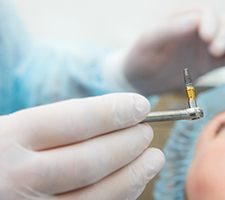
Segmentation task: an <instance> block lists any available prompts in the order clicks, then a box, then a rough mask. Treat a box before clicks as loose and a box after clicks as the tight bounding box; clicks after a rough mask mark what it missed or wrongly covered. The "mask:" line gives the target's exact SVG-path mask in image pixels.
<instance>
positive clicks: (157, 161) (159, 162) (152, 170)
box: [144, 148, 165, 180]
mask: <svg viewBox="0 0 225 200" xmlns="http://www.w3.org/2000/svg"><path fill="white" fill-rule="evenodd" d="M164 163H165V156H164V154H163V153H162V151H160V150H159V149H156V148H149V149H147V150H146V151H145V163H144V164H145V168H146V173H147V178H148V179H149V180H151V179H152V178H153V177H154V176H155V175H157V174H158V173H159V171H160V170H161V169H162V167H163V165H164Z"/></svg>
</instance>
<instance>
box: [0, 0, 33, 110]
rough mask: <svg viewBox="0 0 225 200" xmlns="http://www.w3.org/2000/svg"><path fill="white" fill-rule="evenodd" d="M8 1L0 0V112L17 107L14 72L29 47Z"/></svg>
mask: <svg viewBox="0 0 225 200" xmlns="http://www.w3.org/2000/svg"><path fill="white" fill-rule="evenodd" d="M9 1H10V0H7V1H5V0H0V114H5V113H8V112H10V111H12V110H15V109H16V108H17V107H19V102H17V103H16V104H15V96H16V91H15V90H14V81H13V80H14V72H15V70H17V68H18V65H19V63H21V61H22V60H23V59H24V57H25V56H26V52H27V51H28V49H29V46H28V44H29V38H28V37H27V35H26V33H25V32H24V28H23V27H22V25H21V22H20V20H19V19H18V16H17V15H16V12H15V10H14V9H13V7H12V6H11V4H10V2H9Z"/></svg>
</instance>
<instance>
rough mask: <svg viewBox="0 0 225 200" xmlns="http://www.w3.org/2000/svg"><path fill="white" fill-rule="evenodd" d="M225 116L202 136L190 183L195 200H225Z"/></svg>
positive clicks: (188, 192)
mask: <svg viewBox="0 0 225 200" xmlns="http://www.w3.org/2000/svg"><path fill="white" fill-rule="evenodd" d="M224 181H225V112H223V113H221V114H219V115H217V116H216V117H215V118H214V119H212V120H211V121H210V122H209V124H208V125H207V126H206V127H205V129H204V130H203V132H202V134H201V135H200V137H199V139H198V143H197V147H196V151H195V156H194V158H193V161H192V164H191V167H190V169H189V171H188V174H187V179H186V196H187V199H188V200H189V199H191V200H212V199H213V200H214V199H216V200H220V199H221V200H222V199H225V183H224Z"/></svg>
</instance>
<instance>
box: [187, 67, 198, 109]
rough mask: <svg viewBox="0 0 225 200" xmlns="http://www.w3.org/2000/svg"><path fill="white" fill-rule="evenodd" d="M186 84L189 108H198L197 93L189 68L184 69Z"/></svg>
mask: <svg viewBox="0 0 225 200" xmlns="http://www.w3.org/2000/svg"><path fill="white" fill-rule="evenodd" d="M184 82H185V88H186V93H187V98H188V106H189V108H195V107H197V103H196V92H195V88H194V86H193V83H192V79H191V75H190V73H189V69H188V68H185V69H184Z"/></svg>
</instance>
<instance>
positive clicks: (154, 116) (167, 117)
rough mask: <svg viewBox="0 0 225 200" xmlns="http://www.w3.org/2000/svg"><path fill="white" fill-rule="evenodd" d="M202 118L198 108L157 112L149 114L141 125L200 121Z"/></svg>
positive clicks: (201, 111)
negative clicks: (146, 123)
mask: <svg viewBox="0 0 225 200" xmlns="http://www.w3.org/2000/svg"><path fill="white" fill-rule="evenodd" d="M203 116H204V114H203V110H202V109H201V108H199V107H194V108H187V109H184V110H173V111H159V112H151V113H149V114H148V116H147V117H146V118H145V120H144V121H142V123H145V122H159V121H174V120H195V119H200V118H202V117H203Z"/></svg>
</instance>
